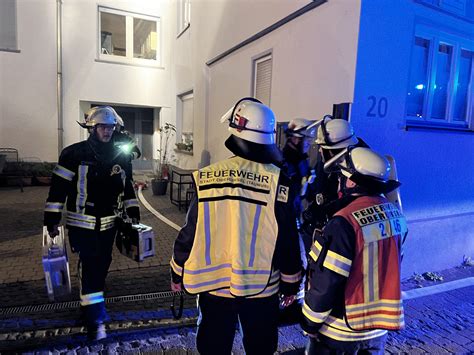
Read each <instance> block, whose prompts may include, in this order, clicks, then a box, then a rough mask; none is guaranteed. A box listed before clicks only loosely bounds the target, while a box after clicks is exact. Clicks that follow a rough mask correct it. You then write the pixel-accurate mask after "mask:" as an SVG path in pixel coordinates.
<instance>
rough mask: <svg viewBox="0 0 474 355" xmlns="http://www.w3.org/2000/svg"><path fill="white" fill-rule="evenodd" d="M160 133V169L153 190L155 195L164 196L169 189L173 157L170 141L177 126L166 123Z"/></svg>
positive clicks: (152, 185)
mask: <svg viewBox="0 0 474 355" xmlns="http://www.w3.org/2000/svg"><path fill="white" fill-rule="evenodd" d="M159 132H160V137H161V139H160V149H157V151H158V153H159V159H158V168H157V171H156V175H155V177H154V178H153V179H152V180H151V189H152V191H153V195H164V194H166V190H167V188H168V181H169V177H170V175H169V172H170V167H169V164H170V161H171V160H172V159H173V156H170V153H169V150H168V149H169V140H170V138H171V137H172V136H174V135H175V133H176V126H175V125H173V124H171V123H169V122H166V123H165V124H164V125H163V126H161V127H160V129H159Z"/></svg>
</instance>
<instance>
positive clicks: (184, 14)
mask: <svg viewBox="0 0 474 355" xmlns="http://www.w3.org/2000/svg"><path fill="white" fill-rule="evenodd" d="M176 3H177V6H178V11H177V13H178V21H177V23H178V31H177V35H178V37H179V36H180V35H181V34H182V33H183V32H184V31H186V29H187V28H188V27H189V25H190V23H191V0H178V1H177V2H176Z"/></svg>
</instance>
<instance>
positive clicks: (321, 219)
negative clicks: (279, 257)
mask: <svg viewBox="0 0 474 355" xmlns="http://www.w3.org/2000/svg"><path fill="white" fill-rule="evenodd" d="M316 124H319V127H318V130H317V135H316V141H315V143H316V144H317V145H318V146H319V156H320V159H318V162H317V163H316V167H315V171H316V176H317V179H316V180H315V182H314V184H313V196H315V198H314V199H313V200H312V202H311V203H310V205H309V206H308V208H307V209H306V210H305V211H304V212H303V214H302V221H303V223H302V231H303V232H304V234H305V235H309V236H312V235H313V233H314V231H315V230H316V231H317V232H320V231H321V229H322V228H323V226H324V225H325V224H326V223H327V221H328V218H330V217H331V216H332V214H333V213H334V212H335V211H336V210H338V209H339V207H338V205H339V203H340V202H341V201H338V199H339V197H340V196H338V192H337V189H338V177H337V175H335V174H328V173H325V172H324V169H323V167H324V163H325V162H326V161H328V160H329V159H331V158H332V157H333V156H334V155H336V154H338V153H340V152H341V151H342V150H343V149H345V148H347V147H349V146H362V147H367V144H366V143H365V142H364V141H363V140H362V139H360V138H357V137H356V136H355V134H354V129H353V127H352V125H351V124H350V123H349V122H348V121H345V120H342V119H333V118H332V116H330V115H326V116H324V118H323V119H322V120H321V121H319V122H317V123H316ZM342 203H343V201H342ZM307 251H309V250H307Z"/></svg>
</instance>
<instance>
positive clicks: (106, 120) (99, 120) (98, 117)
mask: <svg viewBox="0 0 474 355" xmlns="http://www.w3.org/2000/svg"><path fill="white" fill-rule="evenodd" d="M117 117H119V115H118V114H117V112H115V110H114V109H113V108H112V107H110V106H96V107H93V108H91V109H90V110H89V111H88V112H87V113H86V117H85V122H84V123H79V122H78V123H79V125H81V127H83V128H93V127H95V126H96V125H98V124H107V125H116V124H117V123H118V118H117ZM122 122H123V121H122Z"/></svg>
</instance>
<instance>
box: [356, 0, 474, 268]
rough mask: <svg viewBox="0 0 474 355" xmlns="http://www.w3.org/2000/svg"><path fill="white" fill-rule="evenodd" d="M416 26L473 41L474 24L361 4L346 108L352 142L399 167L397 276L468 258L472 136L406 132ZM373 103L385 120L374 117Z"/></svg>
mask: <svg viewBox="0 0 474 355" xmlns="http://www.w3.org/2000/svg"><path fill="white" fill-rule="evenodd" d="M468 1H470V0H468ZM418 24H426V25H428V26H430V27H432V28H439V29H440V30H443V31H446V32H451V33H454V34H458V35H461V36H464V37H466V36H468V37H470V38H471V39H472V40H474V24H473V23H470V22H468V21H464V20H462V19H460V18H458V17H455V16H451V15H449V14H446V13H444V12H440V11H438V10H435V9H433V8H430V7H428V6H425V5H423V4H420V3H419V2H415V1H413V0H364V1H362V8H361V19H360V34H359V43H358V54H357V68H356V82H355V92H354V103H353V105H352V109H351V122H352V123H353V125H354V127H355V130H356V133H357V135H359V136H361V137H363V138H364V139H365V140H366V141H367V143H369V145H370V146H371V147H372V148H374V149H375V150H377V151H379V152H381V153H384V154H391V155H393V156H394V157H395V159H396V161H397V168H398V173H399V179H400V181H401V182H402V183H403V185H402V187H401V193H402V202H403V208H404V213H405V215H406V216H407V218H408V228H409V230H410V232H409V238H408V240H407V243H406V249H405V259H404V263H403V270H402V275H403V277H407V276H410V275H411V274H412V273H413V272H418V273H421V272H425V271H436V270H442V269H445V268H449V267H452V266H457V265H459V264H460V263H461V262H462V258H463V255H469V256H471V257H474V132H467V133H466V132H455V131H446V130H444V131H443V130H434V129H421V130H420V129H408V130H406V129H405V128H404V127H405V111H406V102H405V101H406V95H407V89H408V79H409V70H410V58H411V50H412V43H413V38H414V33H415V28H416V26H417V25H418ZM383 98H385V99H383ZM381 100H382V101H381ZM384 100H386V103H387V110H386V114H385V115H383V114H384V113H385V109H384V107H385V101H384ZM374 103H375V107H374V109H373V110H371V107H372V106H374ZM379 103H380V104H381V107H380V111H381V113H382V115H381V116H384V117H381V116H380V115H379V114H378V112H377V111H378V110H377V109H378V105H379ZM374 114H375V117H372V116H373V115H374Z"/></svg>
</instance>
